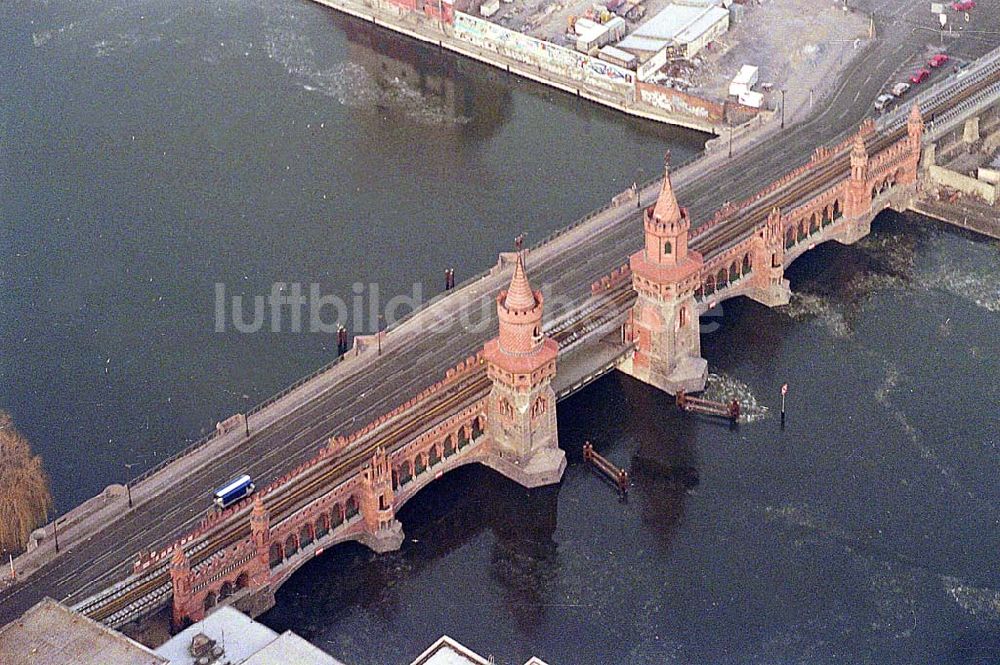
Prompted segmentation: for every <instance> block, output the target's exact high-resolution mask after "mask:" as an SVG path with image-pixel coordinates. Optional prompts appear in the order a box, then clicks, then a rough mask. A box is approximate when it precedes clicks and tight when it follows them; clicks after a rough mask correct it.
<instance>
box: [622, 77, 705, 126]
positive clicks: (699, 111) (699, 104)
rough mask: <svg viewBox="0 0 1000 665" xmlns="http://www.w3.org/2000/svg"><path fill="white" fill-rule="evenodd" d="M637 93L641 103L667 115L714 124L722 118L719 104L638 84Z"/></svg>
mask: <svg viewBox="0 0 1000 665" xmlns="http://www.w3.org/2000/svg"><path fill="white" fill-rule="evenodd" d="M638 92H639V100H640V101H641V102H643V103H645V104H649V105H650V106H655V107H656V108H658V109H663V110H664V111H667V112H668V113H679V114H682V115H688V116H693V117H695V118H703V119H706V120H712V121H714V122H718V121H719V120H721V119H722V116H723V108H722V105H721V104H717V103H715V102H713V101H711V100H708V99H702V98H701V97H696V96H695V95H689V94H687V93H685V92H681V91H680V90H674V89H673V88H665V87H663V86H660V85H653V84H649V83H640V84H638Z"/></svg>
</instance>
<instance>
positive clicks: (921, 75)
mask: <svg viewBox="0 0 1000 665" xmlns="http://www.w3.org/2000/svg"><path fill="white" fill-rule="evenodd" d="M930 75H931V70H929V69H927V68H926V67H921V68H920V69H918V70H917V71H915V72H913V76H911V77H910V83H912V84H914V85H916V84H918V83H923V82H924V80H926V78H927V77H928V76H930Z"/></svg>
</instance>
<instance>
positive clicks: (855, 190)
mask: <svg viewBox="0 0 1000 665" xmlns="http://www.w3.org/2000/svg"><path fill="white" fill-rule="evenodd" d="M865 134H866V132H865V126H864V125H862V127H861V129H860V130H858V133H857V134H855V135H854V145H853V146H852V147H851V177H850V178H848V180H847V190H846V196H845V197H844V198H845V200H844V221H845V222H846V228H845V235H846V237H845V238H844V240H843V241H844V242H845V243H847V244H851V243H853V242H855V241H857V240H859V239H861V238H863V237H864V236H866V235H868V232H869V231H870V230H871V220H872V217H873V216H874V215H873V214H872V189H871V183H870V182H869V172H868V171H869V169H868V148H867V146H866V145H865Z"/></svg>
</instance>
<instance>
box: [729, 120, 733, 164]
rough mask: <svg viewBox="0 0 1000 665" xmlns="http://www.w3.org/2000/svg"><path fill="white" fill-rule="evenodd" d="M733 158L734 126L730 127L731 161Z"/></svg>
mask: <svg viewBox="0 0 1000 665" xmlns="http://www.w3.org/2000/svg"><path fill="white" fill-rule="evenodd" d="M732 158H733V126H732V125H729V159H732Z"/></svg>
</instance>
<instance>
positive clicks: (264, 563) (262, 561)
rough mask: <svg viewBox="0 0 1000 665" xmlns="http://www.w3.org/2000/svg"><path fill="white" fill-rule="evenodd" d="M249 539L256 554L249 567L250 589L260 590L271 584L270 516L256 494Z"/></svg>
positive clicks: (259, 496)
mask: <svg viewBox="0 0 1000 665" xmlns="http://www.w3.org/2000/svg"><path fill="white" fill-rule="evenodd" d="M250 539H251V540H252V541H253V545H254V549H255V550H256V552H257V554H256V556H255V557H254V563H253V566H252V567H251V574H250V588H252V589H261V588H263V587H266V586H268V585H269V584H270V583H271V565H270V563H271V562H270V550H271V515H270V513H268V511H267V508H266V507H265V506H264V500H263V499H262V498H261V495H260V494H257V495H256V496H255V497H254V500H253V508H252V509H251V511H250Z"/></svg>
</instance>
